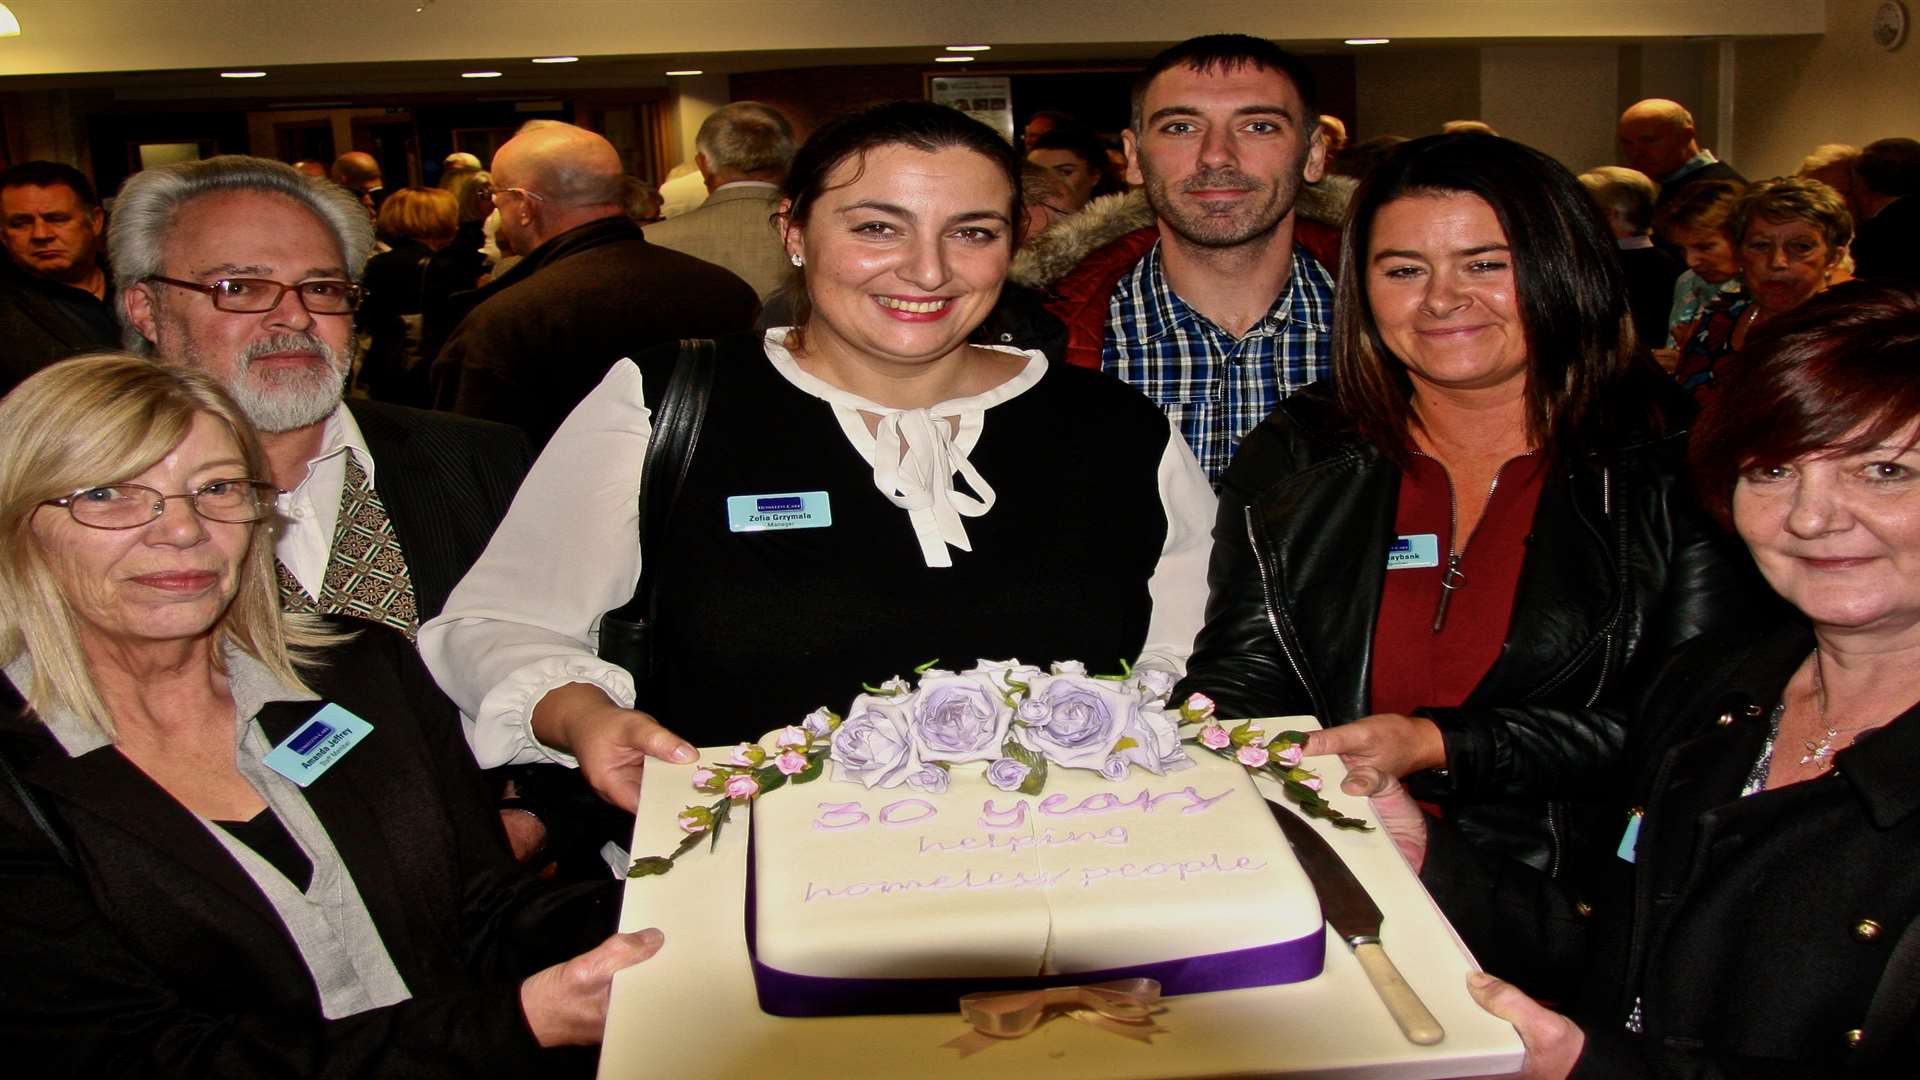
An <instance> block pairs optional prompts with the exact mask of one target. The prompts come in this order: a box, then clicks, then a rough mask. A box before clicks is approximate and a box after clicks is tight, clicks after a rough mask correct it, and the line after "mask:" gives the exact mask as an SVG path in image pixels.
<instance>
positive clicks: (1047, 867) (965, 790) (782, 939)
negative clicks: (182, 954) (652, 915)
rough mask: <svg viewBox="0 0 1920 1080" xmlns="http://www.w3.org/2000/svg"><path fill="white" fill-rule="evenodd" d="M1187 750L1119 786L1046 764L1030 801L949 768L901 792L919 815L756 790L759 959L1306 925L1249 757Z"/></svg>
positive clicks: (1050, 968) (1018, 965) (1092, 949)
mask: <svg viewBox="0 0 1920 1080" xmlns="http://www.w3.org/2000/svg"><path fill="white" fill-rule="evenodd" d="M1194 757H1195V759H1196V761H1197V766H1196V767H1195V768H1192V769H1188V770H1185V771H1182V772H1179V773H1177V774H1174V775H1172V776H1167V777H1154V776H1150V775H1146V774H1143V773H1135V774H1134V776H1135V777H1137V779H1135V778H1129V779H1127V780H1124V781H1120V782H1117V783H1115V782H1111V781H1108V780H1105V779H1103V778H1101V777H1100V776H1099V775H1098V774H1095V773H1091V772H1086V771H1083V770H1074V769H1054V770H1052V771H1051V772H1049V774H1048V777H1047V789H1046V791H1045V792H1044V793H1043V794H1041V795H1039V796H1037V797H1036V796H1025V795H1020V794H1017V793H1010V792H1005V791H1001V790H1000V789H998V788H995V787H993V786H992V785H990V784H988V783H987V782H986V780H985V779H984V777H982V776H981V775H980V770H979V769H978V768H977V767H972V768H970V767H959V768H955V769H954V770H953V774H952V784H951V786H950V787H949V789H948V790H947V792H946V793H945V794H942V795H931V796H914V797H912V798H913V801H914V803H920V802H924V803H925V804H926V805H927V806H929V807H931V808H933V810H934V812H933V813H931V814H928V813H924V811H923V810H922V808H921V807H920V806H918V805H913V806H911V808H910V812H909V808H908V807H906V806H900V805H899V800H900V798H901V795H900V793H899V792H897V791H865V790H862V789H861V788H859V787H858V786H856V785H851V784H827V783H817V784H808V785H800V786H797V787H796V786H788V787H786V788H783V789H781V790H778V791H773V792H769V793H768V794H767V795H765V796H763V797H761V798H760V799H758V800H756V802H755V804H754V810H753V824H752V828H753V831H754V861H755V865H754V866H753V867H752V868H751V872H752V873H753V874H755V875H756V882H755V899H756V905H757V908H758V910H757V911H756V912H755V913H754V915H753V917H754V918H755V919H756V920H757V951H758V956H759V960H760V962H761V963H763V964H766V965H768V966H770V967H773V968H777V969H779V970H781V971H785V972H789V973H792V974H797V975H814V976H821V977H828V978H850V979H855V978H970V977H980V978H993V977H1002V976H1019V975H1051V974H1072V973H1075V972H1082V971H1101V970H1106V969H1110V968H1116V967H1125V966H1127V965H1135V964H1149V963H1155V962H1159V961H1165V960H1174V959H1179V958H1182V957H1189V956H1201V955H1206V954H1210V953H1219V952H1227V951H1231V950H1237V949H1248V948H1256V947H1260V946H1265V945H1273V944H1276V943H1279V942H1286V941H1293V940H1296V939H1299V938H1302V937H1305V936H1307V935H1309V934H1313V933H1316V932H1318V931H1319V928H1320V925H1321V923H1320V905H1319V903H1318V901H1317V900H1316V899H1315V897H1314V893H1313V887H1312V885H1311V884H1310V883H1309V882H1308V881H1307V879H1306V876H1305V874H1304V873H1302V871H1301V870H1300V866H1299V864H1298V862H1296V861H1295V859H1294V856H1293V851H1292V849H1291V848H1289V847H1288V846H1287V842H1286V839H1285V838H1284V837H1283V836H1282V835H1281V833H1280V830H1279V827H1278V826H1276V825H1275V824H1274V822H1273V818H1272V817H1271V815H1270V814H1269V812H1268V810H1267V808H1266V806H1265V804H1264V802H1263V800H1262V799H1261V796H1260V794H1259V792H1258V791H1257V790H1256V789H1255V788H1254V786H1253V782H1252V781H1251V780H1249V779H1248V777H1247V775H1246V771H1245V770H1244V769H1242V768H1241V767H1240V766H1239V765H1237V764H1235V763H1233V762H1231V761H1227V760H1224V759H1221V758H1218V757H1215V756H1214V755H1212V754H1207V753H1198V754H1195V755H1194ZM890 807H897V808H896V809H894V810H893V812H892V813H891V814H889V813H887V810H888V808H890ZM909 817H912V818H916V820H913V821H910V822H909V821H905V820H904V819H905V818H909ZM882 821H891V822H897V823H896V824H884V825H883V824H882Z"/></svg>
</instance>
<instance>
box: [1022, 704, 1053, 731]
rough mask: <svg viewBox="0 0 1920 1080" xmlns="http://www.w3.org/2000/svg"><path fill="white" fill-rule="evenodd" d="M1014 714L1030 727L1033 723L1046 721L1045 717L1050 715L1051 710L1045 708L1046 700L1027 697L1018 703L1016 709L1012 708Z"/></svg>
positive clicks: (1051, 713)
mask: <svg viewBox="0 0 1920 1080" xmlns="http://www.w3.org/2000/svg"><path fill="white" fill-rule="evenodd" d="M1014 715H1016V716H1018V717H1019V718H1020V722H1021V723H1023V724H1026V725H1027V726H1029V727H1031V726H1033V725H1035V724H1044V723H1046V722H1047V718H1048V717H1049V716H1052V715H1053V712H1052V710H1050V709H1048V708H1047V703H1046V702H1044V701H1035V700H1034V699H1032V698H1028V699H1027V700H1025V701H1023V702H1021V703H1020V707H1019V708H1018V709H1016V710H1014Z"/></svg>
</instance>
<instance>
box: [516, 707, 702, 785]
mask: <svg viewBox="0 0 1920 1080" xmlns="http://www.w3.org/2000/svg"><path fill="white" fill-rule="evenodd" d="M533 734H534V736H535V737H536V738H538V739H539V740H540V741H541V742H542V743H544V744H545V745H547V746H551V747H553V748H555V749H557V750H564V751H566V752H567V753H570V754H572V755H573V756H574V757H575V758H576V759H577V760H578V761H579V762H580V774H581V775H582V776H585V777H586V778H587V783H589V784H591V785H592V786H593V790H595V791H597V792H599V793H600V797H601V798H603V799H605V800H607V801H608V802H610V803H612V804H613V805H615V806H617V807H619V808H620V809H622V810H625V811H626V812H627V813H629V814H631V813H633V812H635V810H636V809H638V807H639V805H640V780H641V775H640V774H641V772H642V770H643V768H644V767H645V765H646V761H647V759H648V758H650V757H655V758H659V759H661V760H662V761H672V762H678V763H680V764H687V763H690V762H692V761H694V760H696V759H698V758H699V756H700V755H699V753H698V752H697V751H696V750H694V748H693V746H692V745H691V744H689V743H688V742H687V741H686V740H685V739H682V738H681V737H680V736H678V735H675V734H674V733H673V732H671V731H668V730H667V729H666V728H665V727H663V726H661V724H660V722H659V721H657V720H655V719H654V718H653V717H651V716H649V715H647V714H646V713H643V712H640V711H638V710H636V709H623V708H621V707H620V706H618V705H616V704H614V703H613V700H612V699H611V698H609V697H607V694H606V691H604V690H602V689H600V688H599V687H598V686H594V685H592V684H591V683H568V684H566V685H565V686H557V687H554V688H553V689H552V690H549V691H548V692H547V695H546V696H545V697H543V698H541V699H540V703H539V704H538V705H536V706H534V710H533Z"/></svg>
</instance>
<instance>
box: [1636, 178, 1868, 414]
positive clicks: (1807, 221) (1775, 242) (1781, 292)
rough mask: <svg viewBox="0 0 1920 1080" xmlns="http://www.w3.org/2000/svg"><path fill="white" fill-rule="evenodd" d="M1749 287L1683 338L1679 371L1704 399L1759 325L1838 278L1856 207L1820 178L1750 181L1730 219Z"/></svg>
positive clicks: (1718, 303)
mask: <svg viewBox="0 0 1920 1080" xmlns="http://www.w3.org/2000/svg"><path fill="white" fill-rule="evenodd" d="M1730 225H1731V227H1732V232H1733V237H1734V245H1733V246H1734V252H1735V253H1736V254H1737V255H1738V256H1739V259H1740V279H1741V282H1742V290H1743V291H1742V292H1741V293H1739V294H1737V295H1723V296H1721V297H1720V298H1719V299H1717V300H1715V301H1714V302H1713V303H1712V304H1709V305H1708V306H1707V307H1706V308H1705V309H1704V310H1703V311H1702V312H1701V313H1700V320H1699V322H1698V323H1697V324H1696V326H1695V329H1694V332H1693V334H1692V335H1691V336H1689V337H1688V338H1687V340H1686V341H1685V343H1683V344H1682V345H1681V346H1680V359H1679V361H1678V363H1677V364H1676V365H1675V366H1674V369H1673V377H1674V379H1675V381H1677V382H1678V383H1679V384H1680V388H1681V389H1683V390H1685V391H1687V392H1688V393H1690V394H1692V395H1693V396H1694V397H1695V399H1697V400H1699V401H1701V402H1702V403H1704V402H1705V401H1706V400H1707V398H1708V397H1710V396H1711V395H1712V394H1713V393H1714V391H1716V390H1718V389H1719V387H1718V385H1717V383H1718V381H1719V380H1720V379H1721V378H1723V377H1724V375H1725V371H1726V368H1727V366H1728V364H1729V363H1730V362H1733V361H1734V358H1735V354H1736V353H1737V352H1738V351H1739V349H1740V347H1741V346H1742V345H1744V344H1746V340H1747V335H1748V333H1750V332H1751V331H1752V330H1753V328H1754V327H1755V326H1757V325H1759V324H1761V323H1764V322H1766V321H1767V320H1768V319H1771V318H1773V317H1774V316H1776V315H1779V314H1781V313H1783V312H1786V311H1790V310H1792V309H1793V308H1796V307H1798V306H1800V305H1801V304H1803V303H1805V302H1806V301H1807V300H1808V299H1810V298H1811V297H1813V296H1814V295H1815V294H1817V293H1820V292H1822V291H1824V290H1825V289H1826V288H1827V286H1829V285H1830V284H1832V283H1833V280H1834V275H1835V273H1836V272H1837V271H1838V270H1839V268H1840V267H1841V265H1842V263H1843V262H1844V261H1845V259H1846V255H1847V245H1848V244H1849V243H1851V242H1852V240H1853V215H1851V214H1849V213H1847V207H1846V204H1845V203H1843V202H1841V201H1840V196H1839V195H1838V194H1836V193H1835V192H1834V190H1833V189H1832V188H1830V187H1828V186H1827V185H1825V184H1822V183H1820V182H1819V181H1817V180H1802V179H1800V178H1799V177H1797V176H1782V177H1775V178H1774V179H1772V180H1762V181H1760V182H1759V183H1757V184H1754V185H1753V186H1752V187H1749V188H1748V189H1747V190H1746V191H1745V192H1743V193H1742V194H1741V196H1740V201H1739V202H1738V203H1736V204H1735V205H1734V208H1733V216H1732V218H1731V220H1730Z"/></svg>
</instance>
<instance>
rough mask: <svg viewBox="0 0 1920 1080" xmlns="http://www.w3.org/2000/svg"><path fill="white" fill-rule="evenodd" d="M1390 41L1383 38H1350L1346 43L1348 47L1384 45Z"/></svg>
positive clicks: (1390, 39)
mask: <svg viewBox="0 0 1920 1080" xmlns="http://www.w3.org/2000/svg"><path fill="white" fill-rule="evenodd" d="M1392 40H1393V39H1392V38H1383V37H1350V38H1348V39H1347V40H1346V43H1347V44H1348V45H1385V44H1386V43H1387V42H1389V41H1392Z"/></svg>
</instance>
